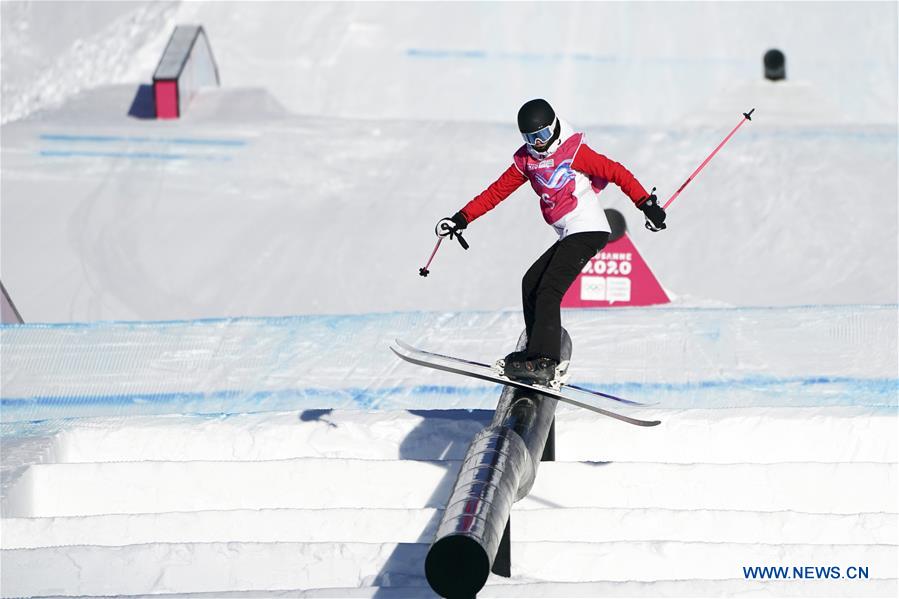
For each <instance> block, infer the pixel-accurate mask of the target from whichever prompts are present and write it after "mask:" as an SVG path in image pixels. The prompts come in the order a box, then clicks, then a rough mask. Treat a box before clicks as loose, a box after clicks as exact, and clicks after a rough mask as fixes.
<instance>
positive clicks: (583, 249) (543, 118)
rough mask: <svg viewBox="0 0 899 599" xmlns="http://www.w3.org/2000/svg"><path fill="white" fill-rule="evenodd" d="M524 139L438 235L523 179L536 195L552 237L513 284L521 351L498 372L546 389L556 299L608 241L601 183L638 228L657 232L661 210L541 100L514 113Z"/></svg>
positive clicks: (557, 342) (557, 322) (555, 361)
mask: <svg viewBox="0 0 899 599" xmlns="http://www.w3.org/2000/svg"><path fill="white" fill-rule="evenodd" d="M518 129H519V131H521V135H522V137H523V138H524V141H525V144H524V145H523V146H521V147H520V148H519V149H518V150H517V151H516V152H515V154H514V156H513V157H512V165H511V166H510V167H509V168H508V169H506V171H505V172H504V173H503V174H502V175H501V176H500V177H499V179H497V180H496V181H494V182H493V183H492V184H491V185H490V186H489V187H488V188H487V189H486V190H484V191H483V192H481V193H480V194H478V195H477V196H476V197H475V198H474V199H473V200H471V201H470V202H468V203H467V204H466V205H465V206H464V207H463V208H462V209H461V210H459V211H458V212H456V213H455V214H454V215H453V216H451V217H448V218H443V219H441V220H440V221H439V222H438V223H437V227H436V232H437V235H438V236H440V237H447V236H448V237H450V238H453V237H455V236H456V235H457V234H458V233H459V232H460V231H462V230H463V229H465V228H466V227H467V226H468V225H469V224H471V223H472V222H473V221H474V220H475V219H477V218H478V217H480V216H482V215H483V214H485V213H486V212H488V211H490V210H492V209H493V208H495V207H496V205H497V204H499V203H500V202H502V201H503V200H504V199H506V198H507V197H509V195H511V194H512V192H514V191H515V190H516V189H518V188H519V187H520V186H521V185H522V184H524V183H525V182H526V181H530V183H531V186H532V187H533V188H534V191H535V192H537V195H539V196H540V209H541V210H542V211H543V218H544V220H545V221H546V222H547V223H548V224H549V225H551V226H552V227H553V228H554V229H555V230H556V232H557V233H558V234H559V240H558V241H557V242H556V243H554V244H553V245H552V246H551V247H550V248H549V249H548V250H546V252H544V253H543V255H542V256H540V257H539V258H537V261H536V262H534V264H533V265H532V266H531V267H530V268H529V269H528V271H527V272H526V273H525V275H524V278H523V279H522V281H521V291H522V304H523V309H524V323H525V331H526V332H527V340H528V341H527V348H526V349H525V350H522V351H516V352H512V353H510V354H509V355H508V356H506V358H505V360H504V362H505V366H504V370H505V372H504V374H505V375H506V376H507V377H509V378H512V379H516V380H521V381H526V382H530V383H541V384H549V383H550V382H551V381H552V380H553V379H554V378H556V376H557V375H558V374H559V373H558V372H557V369H558V367H559V360H560V356H561V332H562V331H561V328H562V322H561V311H560V306H561V303H562V296H563V295H565V292H566V291H567V290H568V287H570V286H571V284H572V283H573V282H574V280H575V279H576V278H577V275H578V273H579V272H581V269H583V267H584V265H585V264H586V263H587V262H588V261H589V260H590V259H591V258H592V257H593V256H595V255H596V253H597V252H599V251H600V250H601V249H602V248H603V247H605V245H606V243H607V242H608V239H609V234H610V230H611V229H610V227H609V222H608V220H607V219H606V215H605V211H604V210H603V208H602V206H601V205H600V203H599V198H598V197H597V196H598V194H599V192H600V191H602V189H603V188H605V186H606V185H607V184H608V182H609V181H611V182H612V183H615V184H616V185H617V186H618V187H620V188H621V190H622V191H623V192H624V193H625V194H626V195H627V196H628V197H629V198H630V199H631V201H632V202H634V204H635V205H636V206H637V207H638V208H639V209H640V210H642V211H643V214H644V216H645V217H646V228H647V229H649V230H650V231H661V230H662V229H664V228H665V227H666V225H665V210H664V209H663V208H662V207H661V206H660V205H659V202H658V199H657V198H656V196H655V195H653V194H651V193H649V192H647V191H646V189H645V188H644V187H643V186H642V185H641V184H640V182H639V181H637V179H636V178H635V177H634V176H633V175H632V174H631V173H630V171H628V170H627V169H626V168H624V167H623V166H622V165H620V164H619V163H617V162H614V161H612V160H610V159H609V158H606V157H605V156H603V155H602V154H597V153H596V152H594V151H593V150H592V149H591V148H590V147H589V146H587V144H586V143H584V134H583V133H579V132H575V131H574V130H572V128H571V126H570V125H568V123H566V122H565V121H563V120H561V119H559V118H558V117H557V116H556V113H555V111H554V110H553V109H552V107H551V106H550V105H549V102H547V101H546V100H543V99H535V100H530V101H528V102H526V103H525V104H524V105H523V106H522V107H521V109H520V110H519V111H518Z"/></svg>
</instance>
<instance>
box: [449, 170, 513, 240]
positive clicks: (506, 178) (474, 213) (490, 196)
mask: <svg viewBox="0 0 899 599" xmlns="http://www.w3.org/2000/svg"><path fill="white" fill-rule="evenodd" d="M527 180H528V179H527V177H525V176H524V174H522V172H521V171H520V170H518V167H517V166H515V164H512V166H510V167H509V168H507V169H506V171H505V172H504V173H503V174H502V175H500V177H499V179H497V180H496V181H494V182H493V183H491V184H490V186H489V187H488V188H487V189H485V190H484V191H482V192H481V193H479V194H478V195H476V196H475V197H474V199H473V200H471V201H470V202H468V203H467V204H465V206H464V207H463V208H462V209H461V210H459V211H458V212H457V213H455V214H454V215H452V216H451V217H447V218H444V219H441V220H440V222H439V223H437V235H440V236H441V237H442V236H446V235H450V230H453V231H456V230H462V229H464V228H465V227H467V226H468V224H469V223H471V222H472V221H474V220H475V219H476V218H478V217H480V216H483V215H484V214H486V213H487V212H489V211H490V210H493V209H494V208H496V206H497V204H499V203H500V202H502V201H503V200H505V199H506V198H507V197H509V196H510V195H512V192H513V191H515V190H516V189H518V188H519V187H521V186H522V184H524V182H525V181H527ZM441 225H442V226H441Z"/></svg>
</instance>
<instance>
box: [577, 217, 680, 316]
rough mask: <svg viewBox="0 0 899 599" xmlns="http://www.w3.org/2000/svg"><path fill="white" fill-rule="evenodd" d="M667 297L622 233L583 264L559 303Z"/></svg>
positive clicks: (642, 302) (625, 302)
mask: <svg viewBox="0 0 899 599" xmlns="http://www.w3.org/2000/svg"><path fill="white" fill-rule="evenodd" d="M670 301H671V300H670V299H669V298H668V295H667V294H666V293H665V290H664V289H662V286H661V285H660V284H659V281H658V280H657V279H656V277H655V275H654V274H652V271H651V270H650V269H649V266H648V265H647V264H646V261H644V260H643V257H642V256H641V255H640V252H638V251H637V248H636V246H635V245H634V244H633V242H632V241H631V240H630V238H629V237H628V236H627V233H625V234H624V235H623V236H622V237H621V238H620V239H618V240H616V241H613V242H612V243H610V244H608V245H607V246H606V247H604V248H603V249H602V251H601V252H599V253H598V254H596V256H594V257H593V258H592V259H591V260H590V262H588V263H587V264H586V265H585V266H584V269H583V270H582V271H581V274H579V275H578V276H577V279H575V281H574V283H572V284H571V287H569V288H568V292H567V293H565V296H564V297H563V298H562V307H563V308H608V307H620V306H650V305H652V304H667V303H668V302H670Z"/></svg>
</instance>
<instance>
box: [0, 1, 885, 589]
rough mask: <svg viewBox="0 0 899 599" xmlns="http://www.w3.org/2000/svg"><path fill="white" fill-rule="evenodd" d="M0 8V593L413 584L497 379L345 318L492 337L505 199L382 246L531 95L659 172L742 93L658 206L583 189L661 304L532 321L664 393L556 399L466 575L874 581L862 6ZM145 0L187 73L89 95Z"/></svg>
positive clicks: (880, 467) (594, 381)
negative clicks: (500, 517)
mask: <svg viewBox="0 0 899 599" xmlns="http://www.w3.org/2000/svg"><path fill="white" fill-rule="evenodd" d="M0 11H2V12H0V17H2V19H0V26H2V31H0V35H2V40H0V42H2V70H0V79H2V81H0V83H2V97H0V100H2V111H0V121H2V123H3V124H2V127H0V137H2V139H0V142H2V143H0V146H2V155H0V161H2V162H0V278H2V281H3V284H4V286H5V287H6V288H7V289H8V290H9V292H10V294H11V296H12V298H13V300H14V302H15V303H16V306H17V308H18V309H19V311H20V312H21V314H22V316H23V317H24V319H25V321H26V322H27V323H29V324H26V325H23V326H4V327H2V328H0V341H2V348H0V349H2V351H0V367H2V372H0V375H2V379H0V382H2V393H0V395H2V398H0V410H2V412H0V428H2V437H0V443H2V460H0V473H2V480H0V483H2V484H0V498H2V510H3V511H2V515H3V517H2V519H0V545H2V554H0V594H2V596H4V597H13V596H69V597H72V596H147V595H153V596H166V595H168V596H179V597H181V596H197V597H221V596H240V597H245V596H246V597H270V596H291V597H297V596H304V597H432V596H433V593H432V592H431V591H430V589H429V587H428V585H427V582H426V581H425V579H424V574H423V559H424V556H425V554H426V552H427V549H428V544H429V543H430V541H431V540H432V539H433V534H434V530H435V526H436V523H437V522H438V521H439V518H440V515H441V511H442V508H443V502H444V501H445V500H446V498H447V496H448V493H449V490H450V487H451V485H452V483H453V479H454V475H455V471H456V469H458V466H459V460H460V459H461V458H462V456H463V455H464V452H465V450H466V448H467V445H468V442H469V440H470V439H471V437H472V436H473V435H474V434H475V432H477V430H479V429H480V427H482V426H483V425H484V424H485V423H486V422H487V421H488V420H489V418H490V414H491V412H490V410H491V409H492V408H493V407H494V406H495V404H496V400H497V398H498V396H499V388H498V387H497V386H492V385H482V384H480V383H479V382H476V381H469V380H466V379H461V378H459V377H455V376H452V375H440V374H436V373H432V372H425V371H422V370H420V369H416V368H415V367H413V366H411V365H407V364H403V363H400V362H398V360H396V359H395V358H394V357H393V356H392V355H391V354H390V353H389V352H387V350H386V345H387V343H389V342H390V341H391V340H392V339H393V338H394V337H397V336H399V337H402V338H404V339H406V340H407V341H410V342H412V343H414V344H418V345H422V346H425V347H429V348H433V349H438V350H441V351H446V352H448V353H453V354H457V355H463V356H468V357H472V358H475V359H483V360H491V359H493V358H496V357H499V356H501V355H503V354H504V353H506V352H507V351H508V350H509V348H510V346H511V345H512V344H514V342H515V339H516V338H517V336H518V333H519V331H520V328H521V326H522V321H521V316H520V314H519V312H518V302H519V297H518V296H519V285H520V277H521V275H522V274H523V272H524V270H525V269H526V268H527V266H528V265H530V263H531V262H532V261H533V260H534V259H535V258H536V257H537V256H538V255H539V254H540V253H542V252H543V251H544V249H545V248H546V247H547V246H548V245H549V244H550V243H552V241H553V233H552V232H551V230H550V229H549V227H547V226H546V225H545V224H544V223H543V222H542V218H541V216H540V214H539V211H538V210H537V200H536V198H535V196H534V195H533V193H532V192H531V191H530V190H529V189H527V188H526V187H523V188H522V189H521V190H520V191H518V192H516V193H515V194H514V195H513V196H512V197H510V198H509V199H508V200H507V201H506V202H504V203H503V204H501V205H500V206H499V207H498V208H497V209H496V210H494V211H493V212H491V213H489V214H488V215H486V216H484V217H483V218H482V219H481V220H479V221H477V222H476V223H474V224H472V226H471V227H470V228H469V231H468V235H467V238H468V240H469V242H470V243H471V245H472V247H471V250H469V251H468V252H464V251H462V250H461V248H459V247H458V246H456V245H447V244H444V246H445V247H442V248H441V249H440V252H439V253H438V255H437V257H436V258H435V261H434V263H433V265H432V268H431V271H432V274H431V276H430V277H428V278H427V279H422V278H421V277H419V276H418V274H417V271H418V268H419V267H420V266H422V265H423V263H424V261H425V260H426V259H427V257H428V255H429V253H430V251H431V249H432V248H433V244H434V242H435V239H434V236H433V226H434V223H435V222H436V221H437V220H438V219H439V218H440V217H442V216H446V215H449V214H452V213H453V212H454V211H456V210H457V209H459V208H460V207H461V206H462V205H463V204H464V203H465V202H466V201H468V200H469V199H470V198H471V197H473V196H474V195H475V194H476V193H478V192H479V191H481V190H482V189H483V188H484V187H486V185H487V184H489V183H490V182H491V181H493V180H494V179H495V178H496V177H497V176H498V175H499V174H500V173H501V172H502V170H504V169H505V168H506V167H507V166H508V164H509V162H510V159H511V154H512V152H513V151H514V150H515V149H516V148H517V147H518V145H520V138H519V136H518V133H517V129H516V127H515V121H514V119H515V113H516V111H517V109H518V106H519V105H520V104H521V103H522V102H523V101H524V100H526V99H529V98H531V97H546V98H547V99H548V100H550V101H551V102H552V103H553V105H554V106H555V107H556V108H557V110H558V112H559V113H560V114H561V115H562V116H564V117H566V118H567V120H569V121H570V122H572V123H573V124H575V125H576V126H578V127H581V128H583V130H585V131H586V133H587V136H588V143H590V144H591V146H592V147H593V148H594V149H596V150H597V151H599V152H601V153H604V154H606V155H608V156H610V157H612V158H613V159H616V160H619V161H621V162H622V163H623V164H625V165H626V166H627V167H628V168H629V169H630V170H631V171H632V172H634V174H636V175H637V177H638V178H639V179H640V180H641V181H642V182H643V183H644V184H645V185H647V186H657V187H658V189H659V192H658V193H659V196H660V197H661V198H662V200H663V201H664V200H665V199H667V197H669V196H670V195H671V194H672V193H673V192H674V190H676V189H677V188H678V186H680V184H681V183H682V182H683V181H684V179H686V177H687V176H688V175H689V174H690V173H691V172H692V171H693V169H694V168H695V167H696V166H697V165H698V164H699V163H700V162H701V161H702V159H703V158H704V157H705V156H706V155H707V154H708V153H709V152H710V151H711V150H712V149H713V148H714V147H715V146H716V145H717V144H718V143H719V142H720V141H721V139H722V138H723V137H724V135H726V134H727V132H728V131H730V129H732V128H733V127H734V126H735V125H736V124H737V123H738V122H739V120H740V118H741V113H742V112H744V111H747V110H749V109H750V108H753V107H755V108H756V112H755V113H754V115H753V121H752V122H751V123H747V124H745V125H744V126H743V127H742V128H741V130H740V131H739V132H738V133H737V135H736V136H735V137H734V138H733V139H732V140H731V141H730V142H729V143H728V145H727V146H725V148H724V149H723V150H722V151H721V152H720V153H719V154H718V155H717V156H716V157H715V159H714V160H713V161H712V162H711V163H710V164H709V165H708V166H707V168H706V169H705V170H704V171H703V172H702V174H701V175H700V176H699V177H698V178H697V179H696V180H695V181H693V182H692V183H690V185H689V186H688V187H687V188H686V190H685V191H684V192H683V194H682V195H681V196H680V197H679V198H678V200H677V201H676V202H675V203H674V204H673V205H672V207H671V210H670V212H669V219H668V223H669V228H668V229H667V230H666V231H664V232H662V233H659V234H653V233H650V232H648V231H646V230H645V229H643V227H642V222H641V221H642V216H641V214H640V213H639V211H637V210H636V209H634V208H633V207H632V206H631V205H630V204H629V201H628V200H627V198H626V197H624V196H623V194H621V193H620V192H619V191H618V190H617V189H616V188H614V186H610V188H609V189H607V190H606V191H604V192H603V195H602V198H603V201H604V203H605V205H606V207H611V208H616V209H618V210H620V211H621V212H622V213H624V215H625V216H626V218H627V219H628V224H629V228H630V235H631V238H632V240H633V241H634V243H635V244H636V245H637V247H638V248H639V249H640V251H641V253H642V254H643V256H644V258H645V259H646V260H647V262H648V263H649V264H650V266H651V267H652V268H653V269H654V271H655V273H656V275H657V276H658V278H659V279H660V281H661V282H662V284H663V285H664V286H665V288H666V289H667V290H668V291H669V293H670V294H671V295H672V296H673V297H674V302H673V303H672V304H670V305H667V306H661V307H654V308H644V309H637V308H624V309H620V308H618V309H609V310H600V311H566V312H565V314H564V315H563V321H564V323H565V325H566V327H567V328H568V330H569V331H570V332H571V335H572V337H573V340H574V352H573V364H572V369H571V371H572V377H573V380H574V382H579V383H582V384H586V385H590V386H593V387H596V388H601V389H604V390H607V391H610V392H612V393H617V394H619V395H624V396H626V397H629V398H633V399H635V400H638V401H643V402H647V403H652V404H653V405H652V406H650V407H647V408H641V409H629V410H628V413H629V414H633V415H635V416H646V417H658V418H660V419H661V420H662V421H663V423H662V425H660V426H659V427H656V428H654V429H638V428H637V427H631V426H628V425H626V424H623V423H620V422H617V421H611V420H609V419H604V418H602V417H600V416H597V415H594V414H592V413H588V412H584V411H579V410H577V409H574V408H569V407H567V406H560V407H559V409H558V411H557V416H558V417H557V426H556V434H557V461H556V462H552V463H544V464H542V465H541V466H540V469H539V472H538V475H537V481H536V484H535V486H534V489H533V490H532V492H531V494H530V495H529V496H528V497H527V498H526V499H524V500H522V501H521V502H519V503H517V504H516V505H515V506H514V507H513V514H512V520H513V527H512V530H513V534H512V541H513V542H512V571H513V576H512V578H511V579H504V578H500V577H496V576H491V578H490V579H489V581H488V584H487V586H486V587H485V588H484V589H483V591H482V592H481V593H480V594H479V596H483V597H611V596H732V595H737V594H740V595H747V596H847V597H861V596H879V597H895V596H897V594H899V584H897V577H899V566H897V563H899V552H897V543H899V478H897V477H899V466H897V464H899V435H897V432H899V430H897V419H896V416H897V414H896V409H897V382H899V372H897V369H899V354H897V330H899V325H897V305H896V303H897V278H899V274H897V273H899V264H897V239H899V236H897V230H899V227H897V205H899V191H897V148H899V138H897V111H899V104H897V78H899V64H897V52H899V50H897V19H899V16H897V5H896V3H890V2H881V3H863V2H831V3H817V2H793V3H756V2H746V3H741V2H726V3H725V2H704V3H681V2H678V3H657V2H639V3H637V2H634V3H623V2H622V3H561V2H560V3H539V4H532V3H437V2H435V3H376V2H364V3H349V2H347V3H299V2H268V3H262V2H78V1H74V2H18V1H4V2H2V4H0ZM177 24H201V25H203V26H204V28H205V29H206V31H207V34H208V35H209V39H210V42H211V45H212V50H213V53H214V55H215V57H216V60H217V62H218V65H219V70H220V73H221V78H222V87H221V88H219V89H210V90H205V91H203V92H202V93H200V94H199V95H198V96H197V97H196V98H194V100H193V102H192V104H191V106H190V109H189V111H188V113H187V114H186V115H185V116H184V117H183V118H181V119H179V120H176V121H155V120H151V119H144V118H137V117H135V116H129V112H133V111H134V110H135V107H136V106H138V104H136V103H135V99H136V96H138V92H139V90H140V86H141V85H144V86H146V85H149V84H150V82H151V77H152V73H153V70H154V68H155V65H156V62H157V61H158V59H159V57H160V56H161V53H162V50H163V48H164V46H165V43H166V41H167V40H168V37H169V35H170V34H171V31H172V28H173V27H174V26H175V25H177ZM772 47H776V48H779V49H781V50H782V51H784V53H785V54H786V57H787V76H788V79H787V80H786V81H783V82H777V83H771V82H768V81H765V80H763V78H762V55H763V54H764V52H765V51H766V50H767V49H769V48H772ZM603 407H608V408H611V407H613V406H610V405H605V404H603ZM614 407H615V408H616V409H618V407H617V406H614ZM749 566H787V567H789V568H791V569H792V568H793V567H805V566H812V567H825V568H826V567H831V566H835V567H839V568H840V571H841V574H842V575H843V577H841V578H838V579H795V578H793V579H789V580H778V581H770V580H769V581H762V580H752V579H746V578H745V577H744V573H743V572H744V570H743V568H744V567H749ZM859 566H860V567H863V568H867V570H868V574H869V577H868V578H867V579H861V580H857V579H850V578H846V577H845V575H846V573H847V571H848V568H849V567H859Z"/></svg>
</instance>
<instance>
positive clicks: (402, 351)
mask: <svg viewBox="0 0 899 599" xmlns="http://www.w3.org/2000/svg"><path fill="white" fill-rule="evenodd" d="M396 345H397V347H393V346H390V350H391V351H392V352H393V353H395V354H396V355H397V356H399V357H400V358H401V359H403V360H405V361H406V362H409V363H410V364H415V365H417V366H424V367H425V368H433V369H434V370H442V371H443V372H452V373H454V374H461V375H462V376H469V377H472V378H476V379H481V380H484V381H491V382H494V383H499V384H501V385H508V386H511V387H517V388H518V389H524V390H530V391H535V392H537V393H539V394H541V395H547V396H549V397H554V398H556V399H558V400H560V401H564V402H565V403H569V404H572V405H575V406H578V407H580V408H584V409H587V410H591V411H593V412H597V413H599V414H602V415H604V416H608V417H610V418H615V419H616V420H621V421H622V422H627V423H628V424H634V425H636V426H656V425H657V424H659V423H660V421H659V420H641V419H639V418H632V417H630V416H625V415H624V414H618V413H617V412H612V411H610V410H606V409H604V408H600V407H597V406H593V405H590V404H588V403H584V402H581V401H578V400H577V399H574V398H573V397H571V395H568V394H564V393H563V392H562V391H563V389H564V390H568V389H571V390H573V391H576V392H579V393H582V394H585V395H591V396H593V397H597V396H598V397H604V398H606V399H611V400H614V401H618V402H621V403H625V404H629V405H633V406H644V405H646V404H641V403H639V402H636V401H630V400H628V399H622V398H620V397H615V396H614V395H609V394H608V393H602V392H600V391H594V390H593V389H587V388H586V387H579V386H578V385H569V384H567V383H560V384H559V388H558V389H557V388H555V387H547V386H544V385H537V384H533V385H532V384H530V383H525V382H522V381H516V380H514V379H510V378H508V377H506V376H503V374H502V372H501V371H500V370H499V369H498V368H497V367H495V366H491V365H490V364H484V363H483V362H475V361H473V360H465V359H462V358H456V357H454V356H447V355H444V354H438V353H435V352H430V351H425V350H423V349H418V348H417V347H413V346H411V345H409V344H408V343H405V342H403V341H401V340H399V339H397V340H396Z"/></svg>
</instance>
